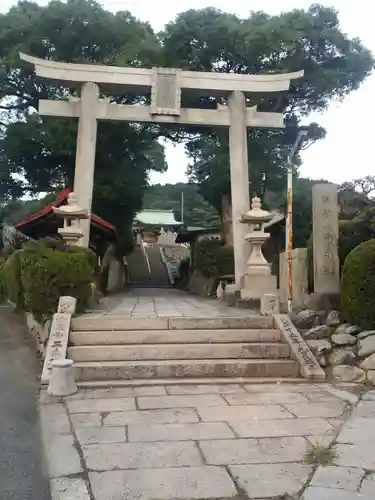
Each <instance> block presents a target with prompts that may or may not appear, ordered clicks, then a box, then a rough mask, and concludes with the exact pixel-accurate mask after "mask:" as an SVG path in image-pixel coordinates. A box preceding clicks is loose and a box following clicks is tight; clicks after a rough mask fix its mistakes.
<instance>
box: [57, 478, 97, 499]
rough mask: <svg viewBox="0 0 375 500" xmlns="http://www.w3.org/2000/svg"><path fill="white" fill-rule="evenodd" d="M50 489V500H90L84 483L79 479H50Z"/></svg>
mask: <svg viewBox="0 0 375 500" xmlns="http://www.w3.org/2000/svg"><path fill="white" fill-rule="evenodd" d="M50 489H51V500H90V495H89V492H88V489H87V486H86V483H85V481H84V480H83V479H81V478H69V477H59V478H56V479H51V480H50Z"/></svg>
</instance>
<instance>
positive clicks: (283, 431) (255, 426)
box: [230, 418, 333, 438]
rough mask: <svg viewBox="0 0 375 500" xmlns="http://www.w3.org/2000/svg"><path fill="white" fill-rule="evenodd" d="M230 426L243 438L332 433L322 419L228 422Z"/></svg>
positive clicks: (329, 426)
mask: <svg viewBox="0 0 375 500" xmlns="http://www.w3.org/2000/svg"><path fill="white" fill-rule="evenodd" d="M230 426H231V427H232V429H233V430H234V431H235V433H236V434H238V436H240V437H243V438H262V437H287V436H313V435H318V436H320V435H326V434H332V433H333V427H332V426H331V425H330V424H329V423H328V422H327V421H326V420H324V419H322V418H293V419H284V420H281V419H273V420H267V419H260V420H253V421H250V422H249V421H241V420H233V421H230Z"/></svg>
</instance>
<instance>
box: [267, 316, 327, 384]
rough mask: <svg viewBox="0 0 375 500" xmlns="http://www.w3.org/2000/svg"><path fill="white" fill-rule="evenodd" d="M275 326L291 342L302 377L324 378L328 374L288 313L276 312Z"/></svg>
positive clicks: (294, 357)
mask: <svg viewBox="0 0 375 500" xmlns="http://www.w3.org/2000/svg"><path fill="white" fill-rule="evenodd" d="M274 321H275V327H276V328H277V329H278V330H279V331H280V333H281V335H282V336H283V337H284V339H285V340H286V342H287V343H288V344H289V347H290V351H291V356H292V358H293V359H294V360H295V361H298V363H299V365H300V373H301V375H302V377H305V378H306V379H308V380H324V379H325V378H326V374H325V372H324V370H323V369H322V368H321V367H320V365H319V363H318V361H317V360H316V358H315V356H314V355H313V353H312V352H311V351H310V349H309V347H308V345H307V344H306V342H305V341H304V340H303V338H302V336H301V334H300V333H299V331H298V330H297V328H296V327H295V326H294V325H293V323H292V321H291V319H290V318H289V316H287V315H286V314H275V316H274Z"/></svg>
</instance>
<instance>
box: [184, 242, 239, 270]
mask: <svg viewBox="0 0 375 500" xmlns="http://www.w3.org/2000/svg"><path fill="white" fill-rule="evenodd" d="M193 265H194V268H195V269H197V270H198V271H200V272H201V273H202V274H203V276H205V277H206V278H218V277H220V276H223V275H226V274H234V254H233V247H231V246H225V245H224V244H223V242H222V241H219V240H202V241H199V242H198V243H197V244H196V245H195V249H194V256H193Z"/></svg>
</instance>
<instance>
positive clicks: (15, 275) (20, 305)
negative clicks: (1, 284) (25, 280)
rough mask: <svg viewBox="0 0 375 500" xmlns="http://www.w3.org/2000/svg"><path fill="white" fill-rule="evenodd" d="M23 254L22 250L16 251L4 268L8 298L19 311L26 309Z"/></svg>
mask: <svg viewBox="0 0 375 500" xmlns="http://www.w3.org/2000/svg"><path fill="white" fill-rule="evenodd" d="M21 254H22V250H15V251H14V252H13V253H12V254H11V255H10V257H8V259H7V260H6V261H5V264H4V268H3V274H4V281H5V284H6V291H7V296H8V298H9V300H11V301H12V302H13V303H14V304H15V306H16V308H17V309H24V308H25V303H24V297H23V286H22V280H21Z"/></svg>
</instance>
